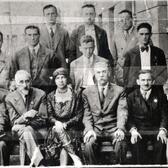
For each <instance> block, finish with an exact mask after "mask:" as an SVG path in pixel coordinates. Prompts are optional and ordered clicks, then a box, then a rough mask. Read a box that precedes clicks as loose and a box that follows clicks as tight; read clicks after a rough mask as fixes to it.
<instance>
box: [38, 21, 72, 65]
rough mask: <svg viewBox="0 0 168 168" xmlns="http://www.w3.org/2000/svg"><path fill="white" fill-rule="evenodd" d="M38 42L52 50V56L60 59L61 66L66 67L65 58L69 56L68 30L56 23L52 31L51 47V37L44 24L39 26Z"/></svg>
mask: <svg viewBox="0 0 168 168" xmlns="http://www.w3.org/2000/svg"><path fill="white" fill-rule="evenodd" d="M40 43H41V44H43V45H44V46H45V47H47V48H49V49H51V50H53V51H54V56H55V57H57V58H58V59H59V60H61V66H63V67H65V68H66V67H67V63H66V60H65V59H66V58H69V52H70V47H71V43H70V38H69V34H68V32H67V31H66V30H65V29H63V28H62V27H61V26H60V25H58V24H57V25H56V29H55V32H54V46H53V47H52V42H51V37H50V34H49V32H48V29H47V27H46V25H45V24H43V25H42V26H41V30H40Z"/></svg>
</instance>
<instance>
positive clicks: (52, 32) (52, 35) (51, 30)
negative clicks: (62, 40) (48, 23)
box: [50, 27, 54, 38]
mask: <svg viewBox="0 0 168 168" xmlns="http://www.w3.org/2000/svg"><path fill="white" fill-rule="evenodd" d="M50 36H51V38H53V37H54V31H53V29H52V27H50Z"/></svg>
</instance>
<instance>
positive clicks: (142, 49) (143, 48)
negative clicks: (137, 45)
mask: <svg viewBox="0 0 168 168" xmlns="http://www.w3.org/2000/svg"><path fill="white" fill-rule="evenodd" d="M148 50H149V47H148V46H145V47H144V46H142V47H141V51H142V52H144V51H146V52H148Z"/></svg>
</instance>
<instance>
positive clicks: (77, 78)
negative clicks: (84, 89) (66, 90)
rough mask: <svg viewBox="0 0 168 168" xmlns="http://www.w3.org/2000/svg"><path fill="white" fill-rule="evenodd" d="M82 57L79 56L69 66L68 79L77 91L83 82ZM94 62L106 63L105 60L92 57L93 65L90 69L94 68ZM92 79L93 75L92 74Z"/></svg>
mask: <svg viewBox="0 0 168 168" xmlns="http://www.w3.org/2000/svg"><path fill="white" fill-rule="evenodd" d="M83 59H84V56H81V57H80V58H78V59H76V60H74V61H73V62H71V64H70V77H71V81H72V85H73V86H74V88H75V90H77V91H78V90H79V88H80V87H81V86H82V84H83V83H82V82H83V73H84V72H83V71H84V70H83V69H84V61H83ZM96 62H108V60H107V59H104V58H102V57H99V56H96V55H93V63H92V65H91V68H93V67H94V64H95V63H96ZM93 77H94V73H93Z"/></svg>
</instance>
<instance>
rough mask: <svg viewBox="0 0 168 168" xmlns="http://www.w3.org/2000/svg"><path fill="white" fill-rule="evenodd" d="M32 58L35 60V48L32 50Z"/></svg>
mask: <svg viewBox="0 0 168 168" xmlns="http://www.w3.org/2000/svg"><path fill="white" fill-rule="evenodd" d="M32 56H33V57H34V58H35V57H36V51H35V48H33V50H32Z"/></svg>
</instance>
